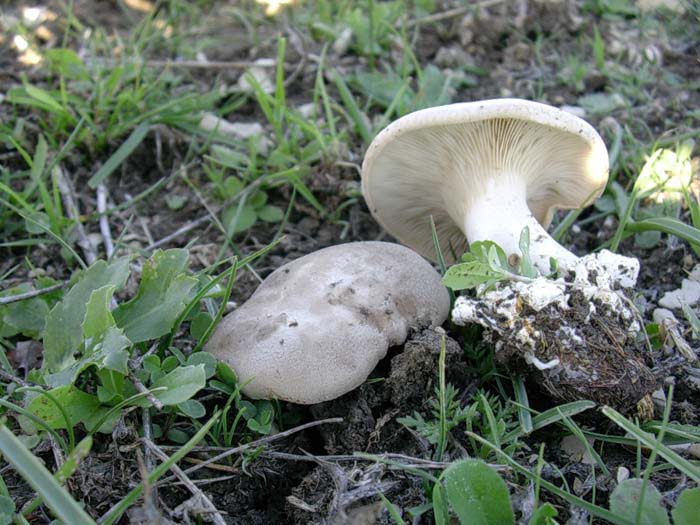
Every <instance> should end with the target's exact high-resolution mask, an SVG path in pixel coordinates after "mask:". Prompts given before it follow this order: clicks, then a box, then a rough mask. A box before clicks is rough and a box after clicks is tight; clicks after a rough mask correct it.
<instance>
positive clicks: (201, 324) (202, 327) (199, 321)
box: [190, 312, 214, 341]
mask: <svg viewBox="0 0 700 525" xmlns="http://www.w3.org/2000/svg"><path fill="white" fill-rule="evenodd" d="M213 320H214V319H213V318H212V316H211V315H209V314H208V313H206V312H200V313H198V314H197V315H196V316H195V317H194V319H192V320H191V321H190V335H191V336H192V337H193V338H194V339H196V340H197V341H200V340H201V339H202V337H204V334H206V332H207V329H208V328H209V325H210V324H211V323H212V321H213Z"/></svg>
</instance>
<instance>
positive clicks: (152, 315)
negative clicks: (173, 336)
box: [114, 249, 197, 343]
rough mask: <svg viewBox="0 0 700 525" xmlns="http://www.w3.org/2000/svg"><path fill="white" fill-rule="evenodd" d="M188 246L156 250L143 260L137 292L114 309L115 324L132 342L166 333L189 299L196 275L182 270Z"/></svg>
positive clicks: (185, 264) (195, 281)
mask: <svg viewBox="0 0 700 525" xmlns="http://www.w3.org/2000/svg"><path fill="white" fill-rule="evenodd" d="M187 257H188V252H187V250H182V249H173V250H166V251H161V250H158V251H156V252H155V253H154V254H153V255H152V256H151V258H150V259H149V260H148V261H146V263H145V264H144V266H143V272H142V274H141V283H140V285H139V292H138V294H137V295H136V297H134V298H133V299H132V300H130V301H129V302H127V303H125V304H123V305H121V306H119V308H117V309H116V310H115V311H114V319H115V320H116V322H117V326H119V327H120V328H122V329H123V330H124V333H125V334H126V336H127V337H128V338H129V339H130V340H131V341H133V342H134V343H139V342H143V341H148V340H151V339H155V338H157V337H160V336H162V335H165V334H167V333H168V332H170V330H171V329H172V327H173V325H174V324H175V321H176V320H177V318H178V316H179V315H180V313H181V312H182V311H183V310H184V308H185V307H186V306H187V304H188V303H189V300H190V299H191V297H192V290H193V288H194V287H195V285H196V284H197V279H195V278H194V277H191V276H189V275H187V274H186V273H185V270H186V266H187Z"/></svg>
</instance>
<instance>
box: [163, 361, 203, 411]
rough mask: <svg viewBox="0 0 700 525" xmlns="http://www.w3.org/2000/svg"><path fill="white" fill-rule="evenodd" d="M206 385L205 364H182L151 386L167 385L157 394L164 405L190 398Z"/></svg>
mask: <svg viewBox="0 0 700 525" xmlns="http://www.w3.org/2000/svg"><path fill="white" fill-rule="evenodd" d="M205 385H206V374H205V372H204V365H195V366H181V367H179V368H176V369H175V370H173V371H172V372H170V373H168V374H166V375H164V376H163V377H161V378H160V379H158V381H156V382H155V383H153V385H151V388H158V387H162V386H164V387H166V388H167V389H168V390H166V391H164V392H158V393H156V394H155V396H156V397H157V398H158V399H159V400H160V402H161V403H163V404H164V405H179V404H180V403H183V402H185V401H187V400H188V399H190V398H191V397H192V396H193V395H195V394H196V393H197V392H199V391H200V390H201V389H202V388H204V387H205Z"/></svg>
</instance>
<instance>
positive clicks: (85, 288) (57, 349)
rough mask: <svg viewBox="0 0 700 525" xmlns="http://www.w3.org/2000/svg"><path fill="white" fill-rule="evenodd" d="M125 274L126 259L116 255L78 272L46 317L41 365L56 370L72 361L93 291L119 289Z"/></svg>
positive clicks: (124, 280) (52, 370)
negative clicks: (107, 287)
mask: <svg viewBox="0 0 700 525" xmlns="http://www.w3.org/2000/svg"><path fill="white" fill-rule="evenodd" d="M128 276H129V260H128V259H127V258H125V257H124V258H120V259H115V260H114V261H111V262H110V263H106V262H105V261H97V262H96V263H94V264H93V265H92V266H91V267H90V268H88V269H87V270H85V271H84V272H82V273H81V274H79V276H78V278H77V280H76V282H75V284H74V285H73V286H72V287H71V289H70V290H69V291H68V292H67V293H66V295H65V296H64V297H63V300H62V301H61V302H60V303H58V304H57V305H56V306H54V307H53V308H52V309H51V311H50V312H49V315H48V316H47V318H46V328H45V331H44V365H45V367H46V368H47V370H48V371H50V372H60V371H61V370H64V369H66V368H67V367H69V366H71V365H72V364H73V363H74V362H75V358H74V353H75V352H77V351H78V350H79V349H80V346H81V344H82V342H83V331H82V324H83V322H84V320H85V313H86V311H87V303H88V301H89V299H90V296H91V294H92V292H93V290H97V289H98V288H101V287H103V286H107V285H112V286H114V287H116V289H119V288H121V287H123V286H124V284H125V283H126V279H127V277H128Z"/></svg>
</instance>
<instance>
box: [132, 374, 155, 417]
mask: <svg viewBox="0 0 700 525" xmlns="http://www.w3.org/2000/svg"><path fill="white" fill-rule="evenodd" d="M129 379H131V382H132V383H134V386H135V387H136V390H138V391H139V393H141V394H146V399H148V400H149V401H150V402H151V404H152V405H153V407H154V408H156V409H157V410H163V403H161V402H160V400H159V399H158V398H157V397H156V396H154V395H153V393H152V392H151V391H150V390H148V388H146V386H145V385H144V384H143V383H142V382H141V381H139V378H138V377H136V375H134V373H133V372H129Z"/></svg>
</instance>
